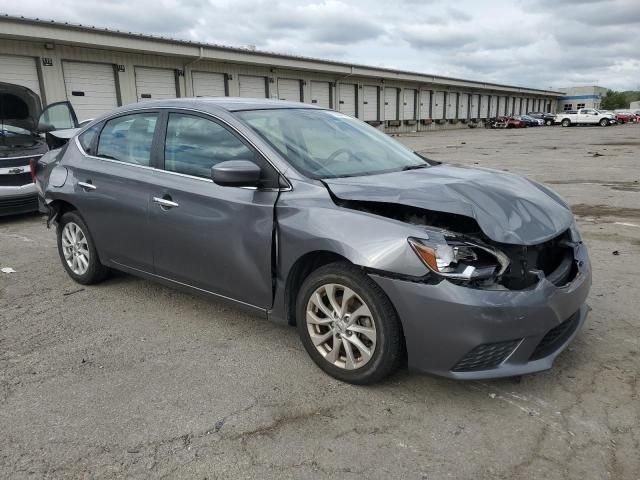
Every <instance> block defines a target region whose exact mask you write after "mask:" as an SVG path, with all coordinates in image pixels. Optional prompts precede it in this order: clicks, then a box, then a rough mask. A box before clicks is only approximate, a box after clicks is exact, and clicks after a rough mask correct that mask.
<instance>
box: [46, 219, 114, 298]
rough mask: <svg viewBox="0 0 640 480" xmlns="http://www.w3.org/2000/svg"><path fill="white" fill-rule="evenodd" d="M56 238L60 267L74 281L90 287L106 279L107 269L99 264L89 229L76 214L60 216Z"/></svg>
mask: <svg viewBox="0 0 640 480" xmlns="http://www.w3.org/2000/svg"><path fill="white" fill-rule="evenodd" d="M57 237H58V253H59V255H60V260H61V261H62V266H63V267H64V269H65V270H66V271H67V274H69V276H70V277H71V278H72V279H73V280H74V281H76V282H78V283H80V284H82V285H91V284H94V283H98V282H101V281H102V280H104V279H105V278H106V276H107V275H108V274H109V269H108V268H107V267H105V266H104V265H102V263H100V259H99V258H98V252H97V251H96V248H95V244H94V242H93V238H92V237H91V233H90V232H89V228H88V227H87V224H86V223H84V220H83V219H82V217H81V216H80V215H79V214H78V213H77V212H75V211H72V212H67V213H65V214H64V215H62V217H61V218H60V221H59V223H58V228H57Z"/></svg>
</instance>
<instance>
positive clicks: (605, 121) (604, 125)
mask: <svg viewBox="0 0 640 480" xmlns="http://www.w3.org/2000/svg"><path fill="white" fill-rule="evenodd" d="M600 126H601V127H608V126H609V120H607V119H606V118H603V119H602V120H600Z"/></svg>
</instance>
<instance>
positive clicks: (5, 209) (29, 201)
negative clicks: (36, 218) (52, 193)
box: [0, 195, 38, 215]
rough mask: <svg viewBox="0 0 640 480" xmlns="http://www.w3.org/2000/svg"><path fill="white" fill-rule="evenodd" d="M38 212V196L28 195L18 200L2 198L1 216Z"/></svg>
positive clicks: (0, 200) (0, 201)
mask: <svg viewBox="0 0 640 480" xmlns="http://www.w3.org/2000/svg"><path fill="white" fill-rule="evenodd" d="M36 210H38V196H37V195H26V196H23V197H17V198H2V197H0V215H9V214H13V213H24V212H33V211H36Z"/></svg>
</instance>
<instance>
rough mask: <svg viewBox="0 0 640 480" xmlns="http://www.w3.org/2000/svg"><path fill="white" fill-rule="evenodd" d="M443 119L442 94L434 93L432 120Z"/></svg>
mask: <svg viewBox="0 0 640 480" xmlns="http://www.w3.org/2000/svg"><path fill="white" fill-rule="evenodd" d="M443 118H444V92H436V93H435V95H434V98H433V119H434V120H441V119H443Z"/></svg>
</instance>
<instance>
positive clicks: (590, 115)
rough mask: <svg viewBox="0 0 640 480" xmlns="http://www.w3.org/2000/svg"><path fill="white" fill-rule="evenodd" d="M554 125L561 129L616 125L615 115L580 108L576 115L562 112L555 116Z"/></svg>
mask: <svg viewBox="0 0 640 480" xmlns="http://www.w3.org/2000/svg"><path fill="white" fill-rule="evenodd" d="M555 123H559V124H561V125H562V126H563V127H570V126H572V125H600V126H601V127H607V126H609V125H613V124H614V123H616V118H615V115H613V114H612V113H608V112H602V111H600V110H596V109H595V108H581V109H580V110H578V111H577V113H571V112H562V113H558V114H557V115H556V119H555Z"/></svg>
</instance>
